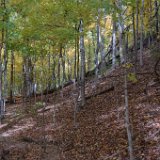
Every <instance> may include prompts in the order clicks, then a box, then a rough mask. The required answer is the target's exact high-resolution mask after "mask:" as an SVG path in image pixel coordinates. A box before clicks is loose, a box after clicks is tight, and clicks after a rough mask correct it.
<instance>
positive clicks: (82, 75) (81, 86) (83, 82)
mask: <svg viewBox="0 0 160 160" xmlns="http://www.w3.org/2000/svg"><path fill="white" fill-rule="evenodd" d="M79 32H80V55H81V76H80V78H81V85H80V92H81V108H83V107H84V105H85V48H84V33H83V20H82V19H81V20H80V26H79Z"/></svg>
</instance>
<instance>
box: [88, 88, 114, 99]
mask: <svg viewBox="0 0 160 160" xmlns="http://www.w3.org/2000/svg"><path fill="white" fill-rule="evenodd" d="M113 90H114V86H111V87H110V88H107V89H105V90H102V91H101V92H98V93H96V94H94V95H89V96H86V100H88V99H91V98H92V97H96V96H100V95H102V94H105V93H107V92H110V91H113Z"/></svg>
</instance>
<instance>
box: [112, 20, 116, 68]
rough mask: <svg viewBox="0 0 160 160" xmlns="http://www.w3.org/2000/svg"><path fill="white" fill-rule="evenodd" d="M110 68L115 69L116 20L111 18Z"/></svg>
mask: <svg viewBox="0 0 160 160" xmlns="http://www.w3.org/2000/svg"><path fill="white" fill-rule="evenodd" d="M112 47H113V49H112V69H115V65H116V22H115V20H114V19H113V31H112Z"/></svg>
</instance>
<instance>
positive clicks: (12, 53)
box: [10, 50, 14, 103]
mask: <svg viewBox="0 0 160 160" xmlns="http://www.w3.org/2000/svg"><path fill="white" fill-rule="evenodd" d="M13 76H14V51H13V50H12V51H11V75H10V103H13V102H14V100H13V95H14V89H13V88H14V86H13V85H14V77H13Z"/></svg>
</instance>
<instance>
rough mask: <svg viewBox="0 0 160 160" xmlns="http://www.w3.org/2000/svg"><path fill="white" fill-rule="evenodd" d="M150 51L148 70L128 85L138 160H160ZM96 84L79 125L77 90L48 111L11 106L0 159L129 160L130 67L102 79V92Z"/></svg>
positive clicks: (52, 98) (52, 99)
mask: <svg viewBox="0 0 160 160" xmlns="http://www.w3.org/2000/svg"><path fill="white" fill-rule="evenodd" d="M149 52H150V51H149V50H146V52H145V62H144V66H143V67H137V76H136V79H137V81H134V82H133V81H132V80H131V81H129V82H128V94H129V111H130V121H131V128H132V135H133V146H134V156H135V157H136V160H160V83H159V82H158V81H157V80H156V77H155V74H154V64H155V60H154V59H152V58H151V57H150V56H149V55H150V54H149ZM133 70H134V69H133V68H130V69H128V72H129V73H131V72H133ZM94 84H95V82H94V79H92V78H90V79H88V80H87V83H86V96H88V97H90V98H89V99H88V100H87V101H86V105H85V108H84V109H83V110H81V111H80V112H78V113H76V122H75V114H74V111H75V98H74V96H75V94H74V93H75V89H74V85H70V86H67V87H65V88H64V89H63V90H61V91H57V92H56V93H54V94H50V95H49V103H48V104H46V106H45V107H44V108H38V107H37V108H36V107H35V108H36V109H33V107H32V108H30V109H29V110H28V113H25V112H24V107H23V106H22V104H17V105H9V106H7V114H6V117H5V119H4V120H3V124H2V125H0V159H1V160H42V159H44V160H128V157H129V156H128V141H127V132H126V128H125V105H124V104H125V103H124V102H125V101H124V98H125V97H124V68H123V67H118V68H117V69H116V70H114V71H110V72H108V73H107V75H106V76H104V77H102V78H99V79H98V80H97V89H96V90H95V87H94V86H95V85H94ZM109 88H112V89H111V90H108V91H106V92H104V93H103V94H99V95H96V96H91V95H94V93H95V92H96V93H100V92H102V91H105V90H107V89H109ZM62 92H63V94H62Z"/></svg>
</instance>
